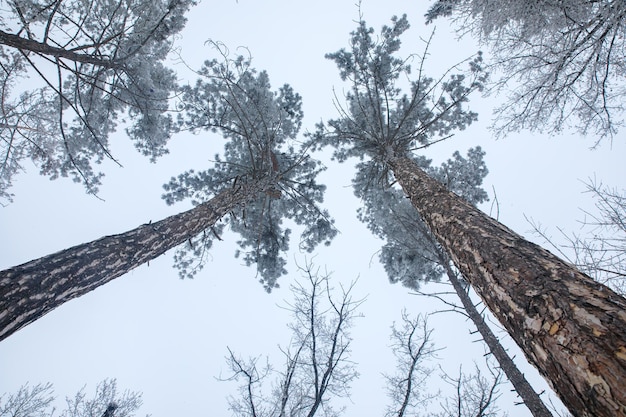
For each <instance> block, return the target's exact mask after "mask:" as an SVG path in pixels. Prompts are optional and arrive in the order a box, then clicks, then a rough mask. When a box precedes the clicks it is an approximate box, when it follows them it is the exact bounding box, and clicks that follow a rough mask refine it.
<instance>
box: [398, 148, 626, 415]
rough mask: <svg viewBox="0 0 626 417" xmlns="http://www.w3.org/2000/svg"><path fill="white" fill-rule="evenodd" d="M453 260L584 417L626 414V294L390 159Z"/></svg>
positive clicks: (414, 168) (570, 405) (416, 170)
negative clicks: (612, 288) (624, 295)
mask: <svg viewBox="0 0 626 417" xmlns="http://www.w3.org/2000/svg"><path fill="white" fill-rule="evenodd" d="M388 163H389V165H390V167H391V168H392V170H393V172H394V175H395V177H396V179H397V181H398V182H399V183H400V185H401V186H402V188H403V189H404V191H405V193H406V194H407V196H409V198H410V199H411V202H412V204H413V206H414V207H415V208H416V209H417V210H418V212H419V213H420V215H421V217H422V218H423V220H424V221H425V222H426V224H427V225H428V226H429V228H430V230H431V232H432V233H433V235H435V237H436V238H437V240H438V241H439V243H440V244H441V245H442V247H443V248H444V249H445V250H446V251H447V253H448V254H449V256H450V257H451V259H452V261H453V262H454V264H455V265H456V267H457V268H458V269H459V271H460V272H461V273H462V274H463V276H464V277H465V278H466V279H467V280H468V281H469V282H470V284H471V285H472V287H473V288H474V289H475V290H476V292H477V293H478V295H479V296H480V297H481V298H482V300H483V301H484V302H485V304H486V305H487V307H489V309H490V310H491V312H492V313H493V314H494V315H495V316H496V318H497V319H498V320H499V321H500V322H501V323H502V325H503V326H504V327H505V328H506V329H507V331H508V332H509V334H510V335H511V336H512V337H513V339H514V340H515V341H516V343H517V344H518V345H519V346H520V348H521V349H522V351H523V352H524V354H525V355H526V357H527V358H528V360H529V361H530V362H531V363H532V364H533V365H535V366H536V367H537V368H538V370H539V371H540V372H541V374H542V375H543V376H544V377H545V378H546V379H547V380H548V382H549V383H550V385H551V386H552V387H553V389H554V390H555V392H556V393H557V394H558V395H559V397H560V398H561V400H562V401H563V403H564V404H565V405H566V406H567V407H568V409H569V410H570V412H571V413H572V414H573V415H575V416H585V417H592V416H593V417H614V416H626V388H625V387H626V299H624V298H623V297H621V296H619V295H618V294H616V293H615V292H613V291H612V290H610V289H609V288H608V287H606V286H604V285H602V284H599V283H597V282H595V281H594V280H593V279H591V278H590V277H588V276H587V275H584V274H583V273H581V272H580V271H578V270H577V269H575V268H574V267H573V266H571V265H570V264H567V263H565V262H563V261H562V260H560V259H559V258H557V257H556V256H554V255H553V254H551V253H550V252H548V251H547V250H545V249H543V248H541V247H540V246H537V245H535V244H533V243H531V242H528V241H527V240H525V239H524V238H522V237H521V236H519V235H518V234H516V233H515V232H513V231H511V230H510V229H508V228H507V227H505V226H504V225H502V224H500V223H499V222H497V221H496V220H494V219H492V218H490V217H489V216H487V215H485V214H484V213H482V212H481V211H480V210H478V209H477V208H475V207H473V206H472V205H471V204H469V203H467V202H465V201H464V200H463V199H462V198H460V197H458V196H457V195H455V194H454V193H451V192H450V191H448V190H447V189H446V188H445V187H444V186H443V185H441V184H439V183H438V182H437V181H435V180H433V179H432V178H430V177H429V176H428V175H426V173H424V172H423V171H422V170H421V169H420V168H419V167H418V166H417V165H416V164H415V163H414V162H413V161H412V160H411V159H409V158H405V157H397V158H389V160H388Z"/></svg>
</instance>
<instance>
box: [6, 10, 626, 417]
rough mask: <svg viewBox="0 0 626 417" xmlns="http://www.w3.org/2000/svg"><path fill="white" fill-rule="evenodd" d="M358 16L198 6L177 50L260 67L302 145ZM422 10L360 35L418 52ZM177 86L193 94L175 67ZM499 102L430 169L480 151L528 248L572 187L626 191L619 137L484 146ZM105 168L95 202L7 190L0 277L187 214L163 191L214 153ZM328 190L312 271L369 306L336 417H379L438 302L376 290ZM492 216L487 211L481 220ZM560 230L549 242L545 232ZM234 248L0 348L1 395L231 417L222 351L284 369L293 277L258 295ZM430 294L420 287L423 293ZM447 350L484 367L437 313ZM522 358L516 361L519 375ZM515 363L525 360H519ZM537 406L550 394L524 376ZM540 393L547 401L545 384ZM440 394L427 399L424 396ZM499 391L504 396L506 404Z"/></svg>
mask: <svg viewBox="0 0 626 417" xmlns="http://www.w3.org/2000/svg"><path fill="white" fill-rule="evenodd" d="M354 3H355V2H354V0H320V1H317V2H304V1H288V0H263V1H261V0H256V1H253V0H239V1H238V2H236V1H234V0H228V1H220V2H218V1H208V0H203V1H201V2H200V4H199V5H198V6H196V7H195V8H193V9H192V11H191V13H190V14H189V18H190V19H189V23H188V25H187V27H186V29H185V30H184V31H183V32H182V35H181V37H180V39H179V40H178V45H179V47H180V55H181V56H182V58H183V59H184V60H185V61H186V62H187V63H188V64H189V65H190V67H192V68H198V66H199V65H200V63H201V62H202V61H203V60H204V59H205V58H207V57H212V56H214V55H213V51H212V50H211V49H210V48H209V47H208V46H205V45H204V42H205V41H206V40H208V39H212V40H216V41H222V42H224V43H225V44H226V45H227V46H229V47H230V48H231V49H232V50H234V49H235V48H236V47H237V46H245V47H247V48H248V49H249V50H250V52H251V54H252V56H253V66H254V67H255V68H257V69H265V70H267V71H268V73H269V76H270V79H271V81H272V84H273V85H274V86H275V87H278V86H280V85H282V84H283V83H289V84H291V85H292V86H293V87H294V89H295V90H296V91H297V92H299V93H300V94H301V95H302V96H303V99H304V110H305V126H304V127H305V128H309V129H312V127H313V124H314V123H315V122H317V121H319V120H321V119H328V118H330V117H335V116H336V111H335V109H334V107H333V104H332V99H333V92H332V89H333V87H334V88H335V89H336V91H337V92H338V93H341V91H342V89H343V88H345V86H343V85H342V84H341V82H340V80H339V77H338V73H337V70H336V68H335V66H334V64H333V63H332V62H330V61H327V60H325V59H324V54H325V53H327V52H334V51H336V50H338V49H339V48H342V47H345V46H347V40H348V34H349V32H350V31H351V30H353V28H354V27H355V23H354V21H355V20H356V19H358V11H357V8H356V6H355V4H354ZM428 4H429V3H427V2H418V1H406V0H386V1H381V0H364V1H363V5H362V12H363V17H364V19H365V20H366V21H367V22H368V23H369V24H370V25H371V26H374V27H375V28H376V29H379V28H380V26H381V25H382V24H385V23H387V22H388V21H389V18H390V17H391V16H392V15H394V14H402V13H407V14H408V17H409V21H410V22H411V24H412V29H411V30H410V31H409V32H407V34H406V35H405V36H404V38H403V51H406V52H407V53H418V54H419V53H421V52H422V51H423V48H424V43H423V39H425V38H428V36H429V35H430V32H431V30H432V29H433V27H432V26H429V27H425V26H424V25H423V19H422V16H423V13H424V11H425V9H426V7H427V5H428ZM475 50H476V48H475V47H474V46H473V45H472V42H471V41H469V40H465V41H463V42H457V41H456V40H455V37H454V36H453V35H451V33H450V28H449V27H448V26H447V22H446V21H445V20H441V21H439V22H438V23H437V32H436V35H435V38H434V43H433V45H432V46H431V49H430V54H431V55H430V57H429V60H428V61H427V72H428V73H429V74H432V75H437V71H441V70H442V69H445V68H447V67H448V66H449V65H451V64H454V63H456V62H458V61H460V60H462V59H464V58H466V57H467V56H469V55H470V54H471V53H473V52H474V51H475ZM176 68H177V70H179V71H180V75H181V77H182V78H184V79H188V80H190V81H193V77H192V75H191V74H190V73H189V72H187V71H186V70H185V68H184V66H183V65H178V66H177V67H176ZM497 101H498V98H497V97H490V98H489V99H485V98H481V97H479V96H475V97H473V99H472V101H471V103H470V104H471V107H472V108H473V109H474V110H476V111H478V112H479V118H480V121H479V122H478V123H476V124H475V125H473V126H471V127H470V128H469V129H468V130H466V131H464V132H460V133H458V134H457V136H456V137H455V138H454V139H452V140H450V141H448V142H447V143H443V144H441V145H437V146H433V147H431V148H429V149H428V154H427V156H429V157H431V158H433V159H434V160H435V161H441V160H443V159H446V158H448V157H449V156H450V155H451V154H452V152H453V151H454V150H456V149H458V150H460V151H461V153H465V151H466V150H467V148H469V147H472V146H476V145H480V146H482V147H483V148H484V149H485V150H486V152H487V155H486V161H487V166H488V167H489V170H490V174H489V176H488V177H487V179H486V183H485V189H486V190H487V191H488V192H489V193H490V195H493V191H492V187H494V188H495V190H496V192H497V196H498V200H499V202H500V220H501V221H502V222H503V223H504V224H506V225H507V226H509V227H511V228H512V229H514V230H515V231H517V232H519V233H521V234H527V233H526V232H527V231H528V230H529V229H530V226H529V225H528V224H527V223H526V222H525V220H524V215H527V216H530V217H533V218H535V219H536V220H538V221H541V222H542V223H543V224H545V225H546V226H562V227H564V228H565V229H572V228H574V227H577V225H576V223H575V220H576V219H578V218H580V211H579V208H580V207H587V208H589V207H591V204H592V203H591V201H590V200H589V199H588V197H587V196H585V195H583V194H581V192H582V191H583V190H584V187H583V185H582V183H581V182H580V180H585V179H587V178H589V177H590V176H594V175H595V176H597V178H599V179H602V180H603V181H604V182H605V183H608V184H612V185H615V186H622V180H623V178H624V176H625V174H626V168H625V166H624V165H623V163H622V161H621V159H622V158H621V156H622V155H623V154H624V140H623V135H620V136H618V137H617V138H616V139H615V141H614V143H613V147H612V149H611V148H610V147H609V146H608V145H605V146H603V147H601V148H600V149H599V150H595V151H590V150H588V147H589V146H590V145H591V143H592V141H590V140H584V139H582V138H580V137H578V136H576V135H574V134H567V133H566V134H564V135H562V136H559V137H544V136H541V135H531V134H529V133H526V132H522V133H520V134H516V135H512V136H511V137H509V138H507V139H504V140H500V141H495V140H494V139H493V138H492V136H491V135H490V133H489V132H488V131H487V129H486V126H487V125H488V124H489V120H490V118H491V115H490V111H491V110H490V109H491V107H492V106H493V104H494V103H497ZM113 142H114V145H113V146H114V147H113V153H114V155H115V156H116V157H117V158H118V159H119V160H120V161H121V162H122V164H123V165H124V168H123V169H119V168H117V167H116V166H114V165H113V164H110V163H105V164H104V166H103V168H104V169H105V172H106V174H107V176H106V178H105V179H104V186H103V187H102V192H101V195H100V196H101V197H102V198H103V199H104V200H105V201H104V202H102V201H100V200H98V199H95V198H93V197H90V196H88V195H86V194H84V192H83V189H82V187H81V186H77V185H74V184H72V183H71V182H70V181H68V180H60V181H54V182H50V181H48V180H47V179H45V178H42V177H39V176H38V175H37V170H36V169H31V170H30V171H29V172H28V173H26V174H23V175H21V176H19V177H18V178H17V181H16V185H15V187H14V189H13V191H14V192H15V194H16V198H15V202H14V203H13V204H11V205H9V206H8V207H5V208H0V236H2V240H1V242H2V248H1V249H2V250H1V251H0V268H2V269H4V268H8V267H10V266H13V265H16V264H19V263H22V262H26V261H28V260H31V259H33V258H37V257H40V256H43V255H46V254H49V253H52V252H55V251H58V250H61V249H64V248H66V247H69V246H73V245H76V244H79V243H82V242H86V241H90V240H93V239H96V238H98V237H101V236H103V235H108V234H115V233H120V232H123V231H126V230H128V229H131V228H134V227H136V226H137V225H139V224H142V223H146V222H147V221H149V220H153V221H155V220H158V219H160V218H162V217H164V216H166V215H169V214H174V213H176V212H179V211H181V210H183V209H186V208H188V206H187V205H185V204H179V205H176V206H174V207H168V206H166V205H165V204H164V203H163V201H162V200H161V199H160V195H161V193H162V190H161V185H162V184H163V183H164V182H166V181H167V180H168V179H169V178H170V177H171V176H173V175H177V174H179V173H181V172H183V171H184V170H186V169H189V168H203V167H205V166H206V164H207V163H209V162H208V160H209V159H211V158H212V157H213V154H214V152H215V151H216V150H217V149H219V147H221V145H222V144H223V141H222V140H221V139H220V138H219V137H217V136H216V135H211V134H206V133H202V134H200V135H198V136H190V135H183V136H181V137H176V138H174V140H173V141H172V142H171V147H170V148H171V152H170V154H169V155H167V156H166V157H164V158H163V159H162V160H160V161H159V162H158V163H157V164H156V165H151V164H149V163H148V162H147V161H146V160H145V159H144V158H142V157H141V156H139V155H138V154H137V152H135V151H134V149H131V146H130V145H129V144H128V143H127V141H126V140H125V138H124V137H123V134H119V135H118V137H117V138H116V139H115V140H114V141H113ZM327 165H328V168H329V169H328V171H327V172H326V173H325V174H324V182H325V183H326V184H327V185H328V186H329V190H328V193H327V197H326V201H327V203H326V206H327V207H328V208H329V209H330V211H331V214H332V215H333V216H334V218H335V219H336V223H337V226H338V228H339V230H340V231H341V234H340V235H339V236H338V237H337V238H336V239H335V241H334V242H333V244H332V245H331V247H330V248H327V249H323V250H320V251H319V253H318V254H317V257H316V258H315V262H316V263H317V264H318V265H320V266H324V265H326V266H327V268H328V270H330V271H335V273H334V279H336V280H337V282H349V281H351V280H354V279H355V278H357V277H358V278H359V281H358V286H357V288H356V292H357V294H360V295H367V296H368V300H367V302H366V303H365V304H364V306H363V308H362V312H363V313H364V317H363V318H361V319H359V320H358V321H357V323H356V328H355V329H354V331H353V335H354V338H355V341H354V349H353V350H354V355H353V358H354V360H355V361H356V362H358V363H359V364H360V367H359V371H360V373H361V377H360V379H359V380H358V381H356V383H355V384H354V388H353V396H352V404H348V409H347V413H346V415H371V416H375V415H381V414H382V412H383V410H384V407H385V405H386V397H385V390H384V386H383V380H382V378H381V377H380V374H381V372H385V371H390V370H391V367H392V366H393V362H392V361H393V358H392V356H391V352H389V351H388V349H386V347H387V345H388V340H389V339H388V336H389V326H390V325H391V324H392V322H393V320H397V319H398V318H399V315H400V311H401V308H402V307H406V308H407V309H408V310H409V311H410V312H412V313H415V314H417V313H418V312H428V311H429V310H432V308H433V302H432V301H429V300H425V299H423V298H418V297H416V296H413V295H409V294H408V293H407V291H406V290H405V289H403V288H401V287H399V286H391V285H389V284H388V283H387V278H386V276H385V274H384V271H383V270H382V268H381V267H380V265H379V264H378V262H377V258H376V251H377V250H378V248H379V247H380V242H378V241H376V239H374V238H373V237H371V235H370V234H369V232H368V231H367V230H366V229H365V227H364V226H363V225H362V224H360V223H359V222H358V221H357V220H356V218H355V210H356V208H357V207H358V205H359V202H358V200H356V199H355V198H354V197H353V194H352V190H351V188H350V179H351V177H352V174H353V172H352V170H351V169H350V167H349V166H338V165H337V164H334V163H331V162H328V163H327ZM482 208H483V209H484V210H485V211H487V212H489V209H490V204H486V205H484V206H483V207H482ZM553 230H554V229H553ZM235 240H236V237H234V236H232V235H231V236H229V235H226V236H225V240H224V242H219V244H217V245H216V246H215V248H214V249H213V252H212V261H211V262H209V263H208V265H207V266H206V268H205V270H204V271H203V272H202V273H201V274H199V275H198V277H197V278H196V279H195V280H192V281H180V280H179V279H178V277H177V273H176V271H175V270H174V269H172V267H171V264H172V259H171V254H167V255H165V256H162V257H161V258H160V259H158V260H156V261H154V262H151V263H150V265H149V266H142V267H140V268H138V269H136V270H135V271H133V272H131V273H130V274H128V275H127V276H124V277H121V278H118V279H117V280H115V281H114V282H112V283H110V284H107V285H105V286H104V287H101V288H99V289H97V290H96V291H93V292H92V293H90V294H88V295H86V296H83V297H81V298H80V299H78V300H75V301H72V302H70V303H67V304H66V305H63V306H61V307H60V308H58V309H56V310H55V311H53V312H51V313H49V314H48V315H46V316H45V317H44V318H42V319H40V320H38V321H37V322H35V323H33V324H31V325H29V326H27V327H26V328H24V329H22V330H20V331H19V332H18V333H16V334H14V335H12V336H10V337H9V338H8V339H7V340H5V341H3V342H1V343H0V393H1V392H7V391H15V390H16V389H17V388H18V387H19V386H20V385H22V384H23V383H25V382H30V383H31V384H34V383H37V382H48V381H49V382H52V383H54V385H55V387H56V390H57V393H58V394H59V395H60V396H63V395H66V394H68V395H71V394H73V393H74V392H76V391H77V390H78V389H80V388H81V387H82V386H83V385H84V384H88V386H89V387H91V388H92V389H93V388H94V387H95V383H96V382H98V381H99V380H101V379H103V378H106V377H115V378H117V379H118V383H119V385H120V386H121V387H124V388H129V389H133V390H138V391H143V393H144V402H145V404H144V407H143V408H142V411H143V413H144V414H145V413H151V414H152V415H153V416H155V417H160V416H189V417H195V416H203V415H204V416H206V415H229V412H228V411H227V406H226V400H225V396H226V395H227V394H228V393H234V386H233V385H231V384H227V383H223V382H218V381H216V379H215V377H217V376H219V375H220V373H221V372H226V368H225V363H224V360H223V358H224V355H225V354H226V353H227V351H226V346H229V347H231V348H232V349H233V350H235V351H237V352H239V353H241V354H242V355H253V356H256V355H264V354H269V355H270V357H271V358H275V359H276V360H277V361H276V362H275V364H276V366H280V365H281V364H282V361H280V359H281V358H280V356H279V353H278V350H277V345H278V344H281V343H282V344H286V343H287V342H288V340H289V335H288V332H287V331H286V327H285V325H286V323H287V320H288V314H287V313H286V312H285V311H284V310H283V309H281V308H279V307H278V306H277V305H280V304H282V305H284V304H285V303H284V301H283V300H289V299H290V297H291V294H290V293H289V292H288V287H289V283H290V282H291V281H292V279H293V278H294V277H295V276H297V274H296V272H295V265H294V262H293V260H294V259H296V260H298V261H299V262H302V261H303V255H302V254H297V253H294V255H293V256H291V255H290V261H291V262H290V265H289V268H290V270H291V271H293V272H294V274H293V275H291V276H286V277H283V278H282V279H281V281H280V283H281V287H282V288H281V289H280V290H277V291H275V292H274V293H273V294H271V295H267V294H266V293H265V292H264V291H263V288H262V287H261V285H259V284H258V283H257V282H256V280H255V278H254V270H253V269H251V268H246V267H245V266H242V265H241V261H240V260H237V259H235V258H234V257H233V254H234V251H235V245H234V242H235ZM427 289H428V288H427ZM431 325H432V326H433V327H435V335H436V339H437V341H438V344H439V345H440V347H446V349H445V350H444V351H442V352H440V357H441V358H442V361H441V366H442V367H443V368H444V369H445V370H446V371H448V372H450V373H452V374H453V373H454V372H456V371H457V369H458V365H459V363H460V362H463V363H464V367H465V369H469V368H470V367H471V366H472V364H471V361H472V359H476V360H478V361H481V360H482V359H481V358H482V353H483V348H482V346H481V345H480V344H478V343H472V340H475V338H476V336H472V335H469V333H468V332H469V329H470V326H469V324H468V323H467V322H465V321H464V320H463V318H462V317H461V316H459V315H452V314H445V315H444V314H441V315H437V316H435V317H434V318H433V319H432V320H431ZM521 356H522V355H521V354H518V359H521ZM518 362H519V363H522V364H524V360H523V359H521V360H518ZM524 370H525V372H527V373H528V374H530V375H531V376H532V378H533V381H538V382H539V383H540V384H539V385H537V389H539V390H541V389H544V387H545V384H543V382H542V381H541V380H539V379H538V378H537V377H536V374H533V372H534V371H533V370H531V369H528V368H527V365H525V367H524ZM541 384H543V385H541ZM434 385H435V384H434ZM508 388H509V387H508V386H506V387H504V388H503V391H505V394H508V393H507V392H506V391H508ZM512 400H513V398H512V397H511V396H508V395H507V396H505V397H504V398H503V401H502V402H501V407H502V408H503V409H505V410H507V411H509V414H510V415H514V416H525V415H528V413H527V411H526V410H523V409H522V408H521V407H519V406H517V407H516V406H514V405H513V402H512Z"/></svg>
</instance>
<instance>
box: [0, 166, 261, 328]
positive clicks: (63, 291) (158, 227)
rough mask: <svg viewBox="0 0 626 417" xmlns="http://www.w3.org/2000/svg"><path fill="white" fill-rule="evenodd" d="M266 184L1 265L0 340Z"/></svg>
mask: <svg viewBox="0 0 626 417" xmlns="http://www.w3.org/2000/svg"><path fill="white" fill-rule="evenodd" d="M271 184H272V182H271V181H270V179H269V178H264V179H260V180H256V181H250V182H247V183H243V184H242V185H241V186H238V187H236V188H232V189H227V190H225V191H222V192H220V193H219V194H218V195H216V196H215V197H214V198H212V199H211V200H209V201H207V202H205V203H202V204H200V205H198V206H196V207H194V208H193V209H191V210H188V211H185V212H183V213H179V214H176V215H173V216H170V217H167V218H165V219H163V220H160V221H158V222H156V223H147V224H143V225H141V226H139V227H137V228H135V229H133V230H130V231H128V232H125V233H122V234H118V235H112V236H105V237H103V238H100V239H98V240H94V241H92V242H89V243H83V244H81V245H78V246H74V247H72V248H69V249H66V250H63V251H60V252H57V253H54V254H52V255H48V256H44V257H42V258H39V259H35V260H33V261H30V262H27V263H25V264H22V265H19V266H16V267H13V268H10V269H7V270H4V271H0V340H3V339H5V338H6V337H8V336H9V335H11V334H12V333H14V332H16V331H17V330H19V329H21V328H22V327H24V326H26V325H27V324H29V323H32V322H33V321H35V320H37V319H38V318H40V317H42V316H43V315H44V314H46V313H48V312H49V311H51V310H53V309H54V308H56V307H58V306H60V305H61V304H63V303H65V302H67V301H69V300H72V299H74V298H77V297H80V296H81V295H84V294H86V293H88V292H89V291H92V290H94V289H96V288H98V287H99V286H101V285H103V284H106V283H107V282H109V281H111V280H113V279H115V278H117V277H119V276H121V275H123V274H125V273H127V272H128V271H130V270H131V269H133V268H136V267H138V266H140V265H142V264H143V263H146V262H148V261H150V260H152V259H155V258H156V257H158V256H160V255H162V254H163V253H165V252H166V251H167V250H169V249H172V248H174V247H176V246H177V245H179V244H181V243H183V242H185V241H187V240H189V239H191V238H192V237H194V236H195V235H197V234H198V233H200V232H202V231H203V230H205V229H207V228H209V227H211V226H213V225H214V224H215V223H216V222H217V221H218V220H219V219H220V218H221V217H223V216H224V215H225V214H227V213H229V212H230V211H232V210H234V209H236V208H238V207H240V206H242V205H245V204H246V203H249V202H250V201H252V200H253V199H255V198H256V197H257V195H258V194H259V193H262V192H264V191H265V190H267V189H270V187H271Z"/></svg>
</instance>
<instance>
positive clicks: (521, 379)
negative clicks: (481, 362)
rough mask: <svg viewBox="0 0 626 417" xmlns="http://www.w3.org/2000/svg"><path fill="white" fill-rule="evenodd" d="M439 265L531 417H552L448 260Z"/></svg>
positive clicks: (443, 260)
mask: <svg viewBox="0 0 626 417" xmlns="http://www.w3.org/2000/svg"><path fill="white" fill-rule="evenodd" d="M441 264H442V265H443V266H444V268H445V269H446V272H447V275H448V279H449V281H450V283H451V284H452V287H454V290H455V291H456V293H457V295H458V296H459V298H460V299H461V303H462V304H463V308H464V309H465V312H466V313H467V315H468V316H469V318H470V320H472V322H473V323H474V325H475V326H476V329H478V332H479V333H480V335H481V336H482V338H483V340H484V341H485V343H486V344H487V347H488V348H489V351H490V352H491V354H492V355H493V356H494V357H495V358H496V360H497V361H498V365H499V366H500V369H502V371H504V374H505V375H506V377H507V378H508V380H509V382H511V384H512V385H513V388H515V391H516V392H517V394H518V395H519V396H520V398H521V399H522V401H523V402H524V404H525V405H526V407H527V408H528V410H529V411H530V413H531V414H532V415H533V417H552V413H551V412H550V410H548V408H547V407H546V405H545V404H544V403H543V401H541V398H539V394H537V392H535V390H534V389H533V387H532V386H531V385H530V383H529V382H528V380H527V379H526V377H525V376H524V374H523V373H522V372H521V371H520V370H519V368H518V367H517V365H515V362H513V359H511V357H510V356H509V354H508V353H507V351H506V350H504V347H502V344H501V343H500V340H499V339H498V338H497V337H496V335H495V334H493V332H492V331H491V328H490V327H489V326H488V325H487V323H485V320H484V319H483V316H482V315H481V314H480V313H479V312H478V309H477V308H476V306H475V305H474V303H473V302H472V300H471V299H470V297H469V294H468V293H467V291H466V290H465V289H464V288H463V285H462V284H461V282H460V280H459V278H458V277H457V274H456V273H454V271H453V270H452V268H451V267H450V265H449V262H448V260H447V259H442V260H441Z"/></svg>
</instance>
